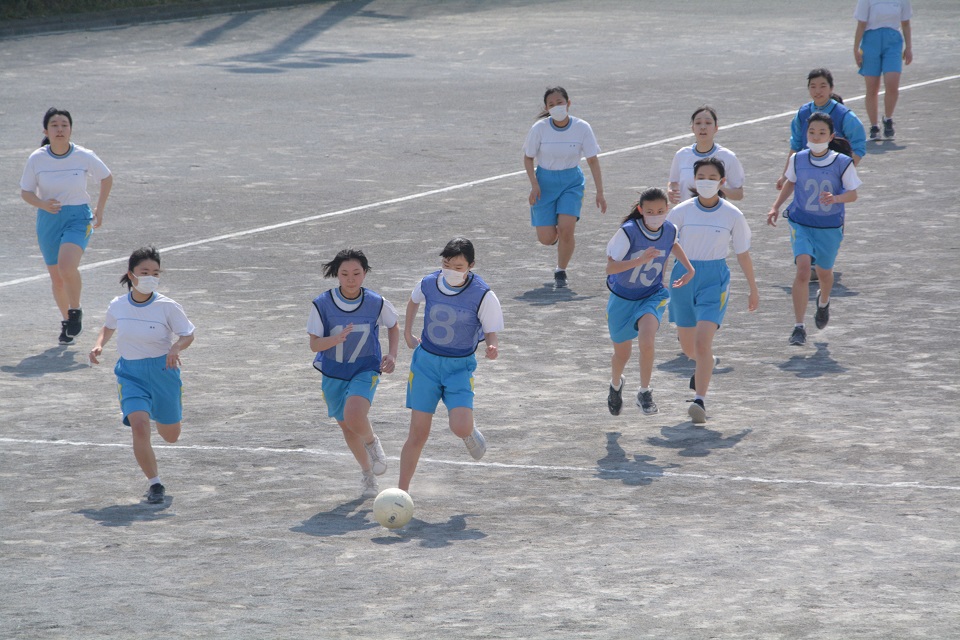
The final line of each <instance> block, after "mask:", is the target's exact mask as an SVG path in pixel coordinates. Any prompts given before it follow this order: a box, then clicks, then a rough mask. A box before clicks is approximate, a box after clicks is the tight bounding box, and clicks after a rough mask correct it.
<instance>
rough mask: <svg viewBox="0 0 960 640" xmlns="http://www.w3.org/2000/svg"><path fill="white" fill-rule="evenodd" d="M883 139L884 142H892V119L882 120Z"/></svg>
mask: <svg viewBox="0 0 960 640" xmlns="http://www.w3.org/2000/svg"><path fill="white" fill-rule="evenodd" d="M883 137H884V139H886V140H893V118H884V119H883Z"/></svg>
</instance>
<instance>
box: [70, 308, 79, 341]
mask: <svg viewBox="0 0 960 640" xmlns="http://www.w3.org/2000/svg"><path fill="white" fill-rule="evenodd" d="M81 320H83V309H68V310H67V335H68V336H70V337H71V338H76V337H77V336H78V335H80V334H81V333H82V332H83V323H82V322H81Z"/></svg>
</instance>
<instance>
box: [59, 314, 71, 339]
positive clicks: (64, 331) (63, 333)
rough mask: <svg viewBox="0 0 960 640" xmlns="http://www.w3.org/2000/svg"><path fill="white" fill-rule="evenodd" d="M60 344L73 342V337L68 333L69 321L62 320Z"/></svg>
mask: <svg viewBox="0 0 960 640" xmlns="http://www.w3.org/2000/svg"><path fill="white" fill-rule="evenodd" d="M60 344H73V338H71V337H70V336H69V335H68V334H67V321H66V320H61V321H60Z"/></svg>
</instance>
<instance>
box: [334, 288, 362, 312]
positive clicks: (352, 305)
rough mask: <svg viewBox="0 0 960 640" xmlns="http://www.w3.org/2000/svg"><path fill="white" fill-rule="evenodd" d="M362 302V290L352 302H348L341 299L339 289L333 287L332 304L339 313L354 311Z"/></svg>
mask: <svg viewBox="0 0 960 640" xmlns="http://www.w3.org/2000/svg"><path fill="white" fill-rule="evenodd" d="M362 302H363V289H362V288H361V289H360V295H359V296H357V297H356V299H354V300H348V299H347V298H344V297H343V294H342V293H340V287H334V289H333V303H334V304H335V305H337V307H338V308H339V309H340V310H341V311H356V309H357V307H359V306H360V303H362Z"/></svg>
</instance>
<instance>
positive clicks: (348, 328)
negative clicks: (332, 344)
mask: <svg viewBox="0 0 960 640" xmlns="http://www.w3.org/2000/svg"><path fill="white" fill-rule="evenodd" d="M351 331H353V323H352V322H351V323H350V324H348V325H347V326H345V327H344V328H343V331H341V332H340V333H338V334H337V342H339V343H341V344H342V343H344V342H346V341H347V336H348V335H350V332H351Z"/></svg>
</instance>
